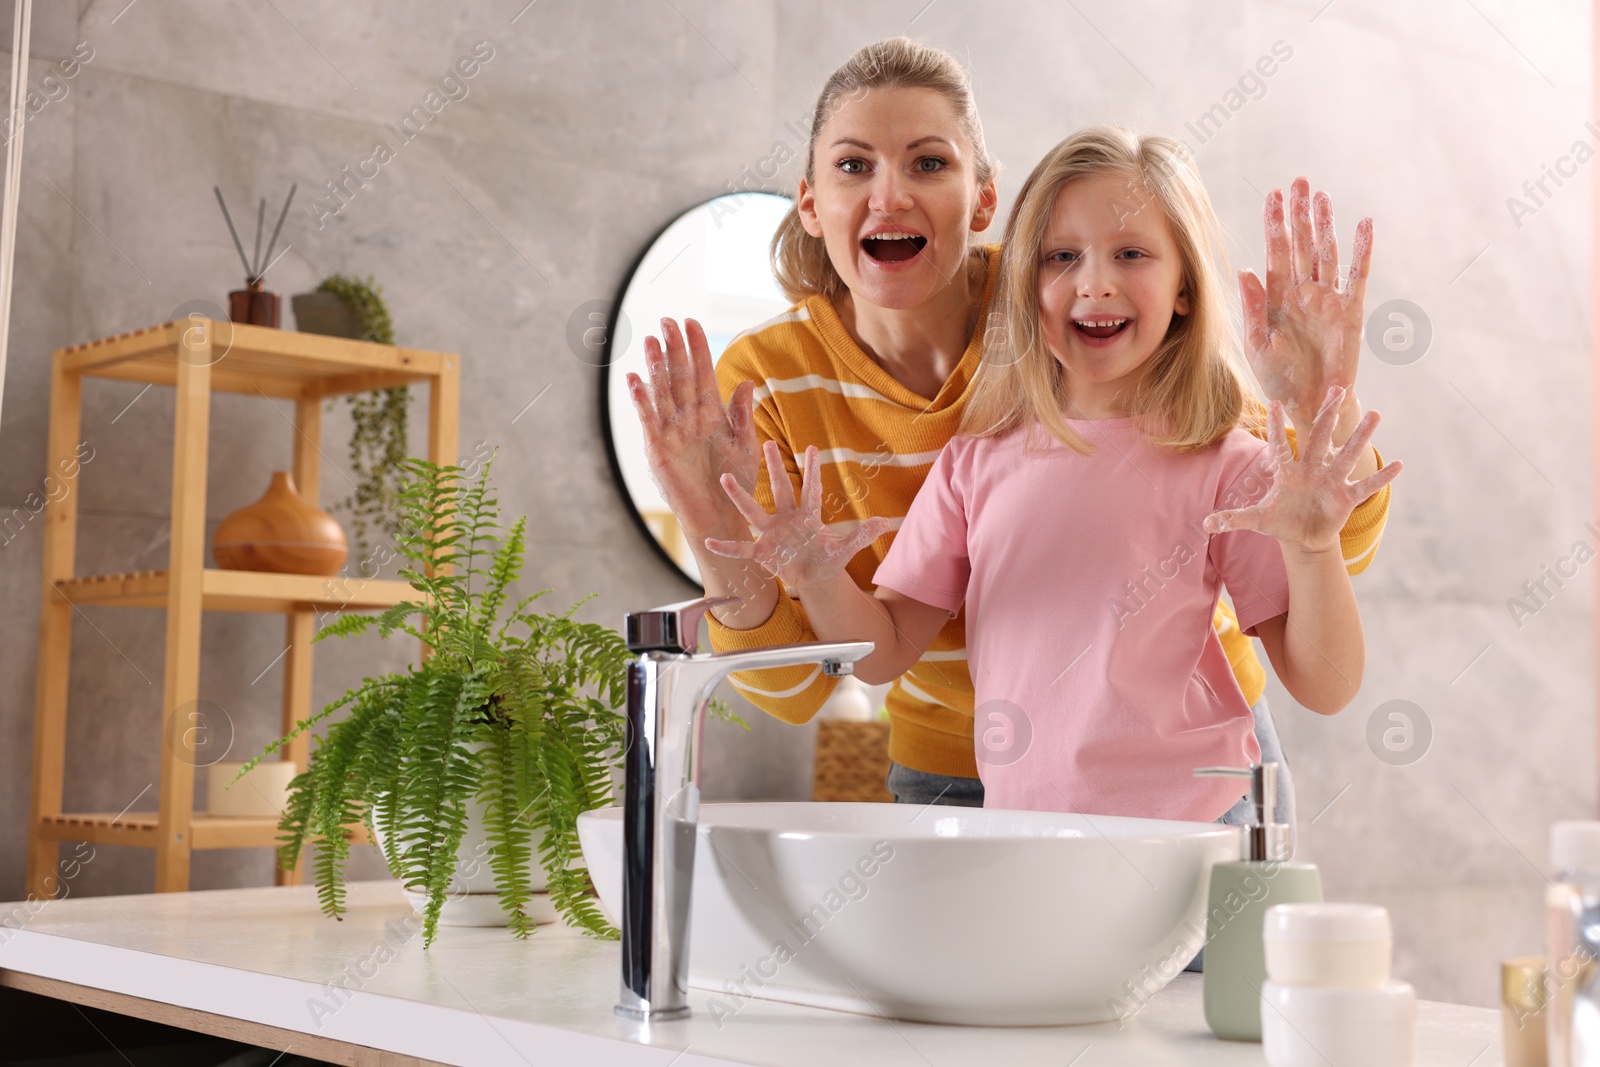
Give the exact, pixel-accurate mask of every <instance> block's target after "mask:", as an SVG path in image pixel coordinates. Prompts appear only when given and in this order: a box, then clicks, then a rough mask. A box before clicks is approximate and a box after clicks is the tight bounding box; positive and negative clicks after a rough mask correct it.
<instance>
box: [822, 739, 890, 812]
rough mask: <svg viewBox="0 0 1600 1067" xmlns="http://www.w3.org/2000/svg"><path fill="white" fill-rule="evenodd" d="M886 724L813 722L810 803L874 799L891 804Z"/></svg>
mask: <svg viewBox="0 0 1600 1067" xmlns="http://www.w3.org/2000/svg"><path fill="white" fill-rule="evenodd" d="M888 775H889V724H888V723H886V722H847V721H843V720H839V719H822V720H820V721H819V722H818V723H817V762H816V770H815V771H814V772H813V774H812V778H811V799H812V800H829V801H839V800H846V801H848V800H874V801H881V802H883V803H892V802H893V801H894V796H893V795H892V794H891V793H890V792H889V790H888V788H887V787H886V786H885V785H884V779H885V778H887V777H888Z"/></svg>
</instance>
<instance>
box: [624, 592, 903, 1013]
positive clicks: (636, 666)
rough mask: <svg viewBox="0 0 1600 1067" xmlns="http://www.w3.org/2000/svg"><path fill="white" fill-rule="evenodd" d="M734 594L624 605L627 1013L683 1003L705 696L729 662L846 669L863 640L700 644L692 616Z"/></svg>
mask: <svg viewBox="0 0 1600 1067" xmlns="http://www.w3.org/2000/svg"><path fill="white" fill-rule="evenodd" d="M735 600H736V598H734V597H718V598H714V599H704V600H686V601H684V602H682V603H680V604H668V605H666V606H665V607H659V608H652V609H650V610H649V611H638V612H629V613H628V615H627V626H626V633H625V636H626V638H627V644H628V650H629V651H630V652H633V653H634V654H635V655H634V658H633V659H632V660H631V661H629V663H628V717H627V753H626V755H625V757H624V761H623V762H624V769H623V794H622V804H623V808H624V810H623V813H622V826H623V830H622V834H623V850H622V851H623V859H622V915H621V916H619V918H620V920H621V925H622V1001H621V1003H619V1004H618V1005H617V1014H618V1015H624V1016H627V1017H629V1018H632V1019H643V1020H655V1019H676V1018H682V1017H683V1016H686V1015H688V1014H689V1004H688V997H687V988H688V978H689V902H690V894H691V892H692V890H693V884H694V841H695V833H696V825H697V823H698V822H699V818H700V734H701V728H702V726H703V724H704V721H705V710H706V701H707V700H708V699H709V698H710V696H711V691H712V690H713V689H714V688H716V685H717V683H718V682H720V681H722V679H723V678H724V677H726V676H727V675H728V674H730V673H732V672H734V671H746V670H761V669H763V668H767V667H792V666H795V665H797V664H802V663H821V664H822V670H823V671H824V673H826V674H828V675H830V676H833V677H838V676H841V675H846V674H850V673H851V672H852V671H853V670H854V669H855V668H854V664H855V661H856V660H858V659H861V658H862V657H864V656H868V655H871V653H872V642H871V641H840V642H833V643H816V642H814V643H811V644H803V645H778V646H776V647H773V648H758V649H751V650H749V651H747V652H724V653H720V654H717V655H705V654H700V653H697V651H696V643H697V640H698V637H699V631H700V619H701V616H703V615H704V614H705V613H706V611H707V610H709V609H710V608H712V607H715V606H717V605H719V604H725V603H733V602H734V601H735Z"/></svg>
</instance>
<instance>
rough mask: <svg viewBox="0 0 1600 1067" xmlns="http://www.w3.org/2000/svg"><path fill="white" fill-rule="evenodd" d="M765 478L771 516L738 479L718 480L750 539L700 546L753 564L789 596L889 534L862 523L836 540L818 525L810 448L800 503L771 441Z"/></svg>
mask: <svg viewBox="0 0 1600 1067" xmlns="http://www.w3.org/2000/svg"><path fill="white" fill-rule="evenodd" d="M763 454H764V455H765V457H766V461H767V477H768V479H769V480H770V482H771V484H772V502H773V512H772V514H771V515H768V514H767V513H766V511H765V510H764V509H763V508H762V507H761V505H760V504H759V503H757V502H756V500H755V498H754V497H752V496H751V495H750V494H749V493H748V492H746V491H745V489H744V487H743V486H742V485H740V484H739V482H738V480H737V479H736V478H734V477H733V476H732V475H728V474H725V475H723V476H722V488H723V489H724V490H725V491H726V492H727V494H728V499H729V500H731V501H732V502H733V505H734V507H736V508H738V509H739V513H740V514H741V515H743V516H744V517H745V519H746V520H747V521H748V522H749V523H750V525H751V526H752V527H754V528H755V531H756V538H755V540H754V541H731V540H718V539H717V538H714V537H708V538H706V539H705V546H706V548H708V549H710V550H711V551H712V552H715V553H717V554H718V555H719V556H729V557H732V558H734V559H748V560H754V561H755V562H756V563H758V564H760V565H761V566H762V568H763V569H765V570H766V571H767V572H768V573H769V574H772V575H775V576H776V577H777V578H778V579H780V580H781V581H782V582H783V584H784V585H786V586H788V587H789V588H790V589H792V590H794V591H795V592H800V591H802V590H804V589H807V588H809V587H811V586H816V585H822V584H824V583H826V582H829V581H832V580H833V579H835V578H837V577H838V576H839V575H841V574H843V573H844V570H845V565H846V564H848V563H849V562H850V560H851V559H853V558H854V557H855V554H856V553H857V552H860V551H861V550H862V549H863V548H866V547H867V546H868V545H870V544H872V542H874V541H876V540H877V539H878V538H880V537H882V536H883V535H884V534H886V533H888V532H889V528H890V527H889V520H888V519H884V518H871V519H867V520H866V521H865V522H863V523H862V524H861V525H860V526H857V527H856V528H855V529H854V530H852V531H851V532H850V534H849V535H848V536H840V535H839V534H836V533H834V532H833V531H832V530H830V529H828V527H827V524H826V523H824V522H823V521H822V478H821V477H820V475H819V473H818V466H819V464H820V462H821V459H820V457H819V455H818V453H817V448H816V446H815V445H811V446H809V447H807V448H806V459H805V473H804V476H803V477H802V479H801V482H800V501H799V502H798V503H796V501H795V498H794V486H792V485H791V484H790V483H789V475H788V474H787V473H786V472H785V471H784V469H783V454H782V453H780V452H779V451H778V445H777V442H776V441H767V442H766V444H765V445H764V446H763Z"/></svg>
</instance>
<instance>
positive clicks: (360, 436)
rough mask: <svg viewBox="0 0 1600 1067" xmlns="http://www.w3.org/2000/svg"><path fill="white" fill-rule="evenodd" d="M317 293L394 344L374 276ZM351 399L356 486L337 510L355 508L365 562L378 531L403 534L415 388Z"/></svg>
mask: <svg viewBox="0 0 1600 1067" xmlns="http://www.w3.org/2000/svg"><path fill="white" fill-rule="evenodd" d="M317 291H318V292H325V293H332V294H334V295H335V296H337V297H338V298H339V299H340V300H342V301H343V302H344V305H345V306H346V307H347V308H349V309H350V312H351V314H353V315H355V316H356V318H357V319H359V320H360V321H361V327H362V329H363V330H364V331H365V340H368V341H373V342H375V343H377V344H380V345H392V344H394V323H393V321H391V320H390V318H389V308H388V305H386V304H385V303H384V301H383V287H382V286H380V285H378V284H377V283H376V281H375V280H374V279H373V278H372V277H371V276H370V275H369V276H368V277H367V279H366V280H365V281H363V280H361V279H360V278H348V277H345V276H344V275H342V274H333V275H330V276H328V277H327V278H324V279H323V280H322V284H321V285H319V286H317ZM346 399H347V400H348V401H349V402H350V423H351V428H350V467H351V474H352V476H353V478H354V479H355V483H356V484H355V489H354V490H353V491H352V492H351V493H350V495H349V496H347V497H345V498H344V499H343V500H341V501H339V502H338V503H337V504H335V505H333V508H332V510H334V511H345V512H349V514H350V525H351V527H352V532H353V533H354V534H355V537H354V540H355V547H356V558H357V559H358V560H365V559H367V558H368V556H369V549H370V545H369V542H368V539H369V537H370V535H371V534H372V532H373V531H378V532H381V533H383V534H386V535H387V536H389V537H391V538H392V537H395V536H397V535H398V533H399V530H398V528H397V526H396V515H397V505H398V502H399V494H400V483H401V480H402V478H403V476H404V466H405V461H406V434H407V426H406V420H407V416H408V415H409V413H410V408H411V390H410V389H409V388H408V387H406V386H404V385H400V386H396V387H394V388H393V389H374V390H372V391H371V392H366V393H350V394H348V395H347V397H346Z"/></svg>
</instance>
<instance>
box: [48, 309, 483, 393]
mask: <svg viewBox="0 0 1600 1067" xmlns="http://www.w3.org/2000/svg"><path fill="white" fill-rule="evenodd" d="M190 328H191V327H190V324H189V323H187V322H183V323H178V322H167V323H162V324H161V325H159V326H148V327H145V328H144V329H142V330H133V331H131V332H129V333H124V334H119V335H117V336H116V337H108V338H105V339H103V340H99V341H90V342H88V343H87V344H81V345H74V346H72V347H71V348H61V349H57V350H56V359H57V361H58V362H59V363H60V364H61V366H62V368H63V369H64V370H66V371H69V372H73V373H79V374H85V375H89V376H91V377H97V378H118V379H123V380H126V381H141V382H155V383H157V384H160V385H172V384H174V383H175V382H176V380H177V367H178V358H179V352H180V350H181V349H182V348H183V340H182V337H183V332H184V331H185V330H186V329H190ZM230 329H231V331H232V340H231V342H229V340H228V331H229V330H230ZM216 344H217V345H218V347H221V348H224V349H225V354H223V355H220V356H217V355H215V354H213V356H212V363H211V389H212V391H213V392H229V393H255V392H257V391H259V392H261V393H264V394H266V395H267V396H328V395H335V394H338V393H347V392H362V391H365V390H367V389H379V388H386V387H389V386H394V385H404V384H407V383H409V382H425V381H428V380H429V379H431V378H434V377H436V376H438V375H439V374H441V373H443V371H444V370H445V369H446V368H453V367H455V366H456V360H457V358H458V357H457V356H455V355H454V354H452V353H448V352H430V351H427V350H426V349H420V348H401V347H398V346H396V345H380V344H374V343H373V342H371V341H356V340H352V339H350V338H347V337H324V336H323V335H321V334H314V333H300V332H299V331H296V330H279V329H273V328H272V327H269V326H248V325H244V324H242V323H234V324H231V326H230V324H228V323H219V324H217V329H216Z"/></svg>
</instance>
